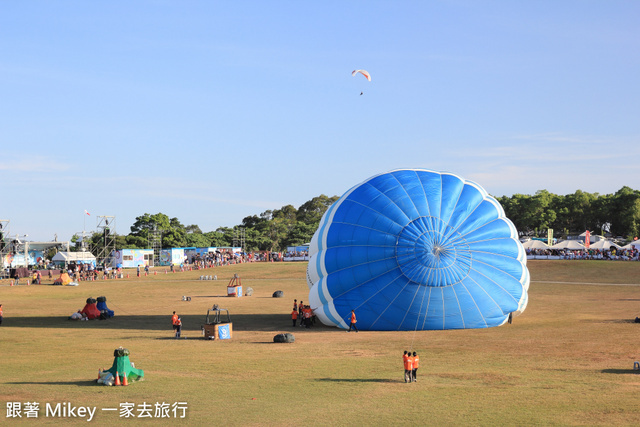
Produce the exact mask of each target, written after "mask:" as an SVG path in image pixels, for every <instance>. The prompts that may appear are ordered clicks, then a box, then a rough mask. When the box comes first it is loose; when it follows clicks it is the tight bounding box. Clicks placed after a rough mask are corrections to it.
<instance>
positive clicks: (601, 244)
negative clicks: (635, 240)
mask: <svg viewBox="0 0 640 427" xmlns="http://www.w3.org/2000/svg"><path fill="white" fill-rule="evenodd" d="M611 247H614V248H616V249H620V246H618V245H616V244H615V243H613V242H612V241H611V240H598V241H597V242H595V243H592V244H591V245H589V249H603V250H609V249H611Z"/></svg>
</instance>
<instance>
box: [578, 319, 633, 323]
mask: <svg viewBox="0 0 640 427" xmlns="http://www.w3.org/2000/svg"><path fill="white" fill-rule="evenodd" d="M584 321H585V322H589V323H636V321H635V319H607V320H598V319H588V320H584Z"/></svg>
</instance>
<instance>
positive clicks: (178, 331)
mask: <svg viewBox="0 0 640 427" xmlns="http://www.w3.org/2000/svg"><path fill="white" fill-rule="evenodd" d="M181 331H182V319H180V317H179V316H178V320H176V339H178V338H180V332H181Z"/></svg>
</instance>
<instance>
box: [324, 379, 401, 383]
mask: <svg viewBox="0 0 640 427" xmlns="http://www.w3.org/2000/svg"><path fill="white" fill-rule="evenodd" d="M316 381H321V382H330V383H399V382H404V381H400V380H390V379H389V378H318V379H317V380H316Z"/></svg>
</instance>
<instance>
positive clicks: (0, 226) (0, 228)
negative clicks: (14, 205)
mask: <svg viewBox="0 0 640 427" xmlns="http://www.w3.org/2000/svg"><path fill="white" fill-rule="evenodd" d="M10 222H11V221H10V220H8V219H0V277H1V276H2V273H3V272H4V269H5V268H7V267H9V266H8V265H4V263H5V260H6V259H7V255H9V254H10V253H11V230H10V228H9V223H10Z"/></svg>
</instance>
